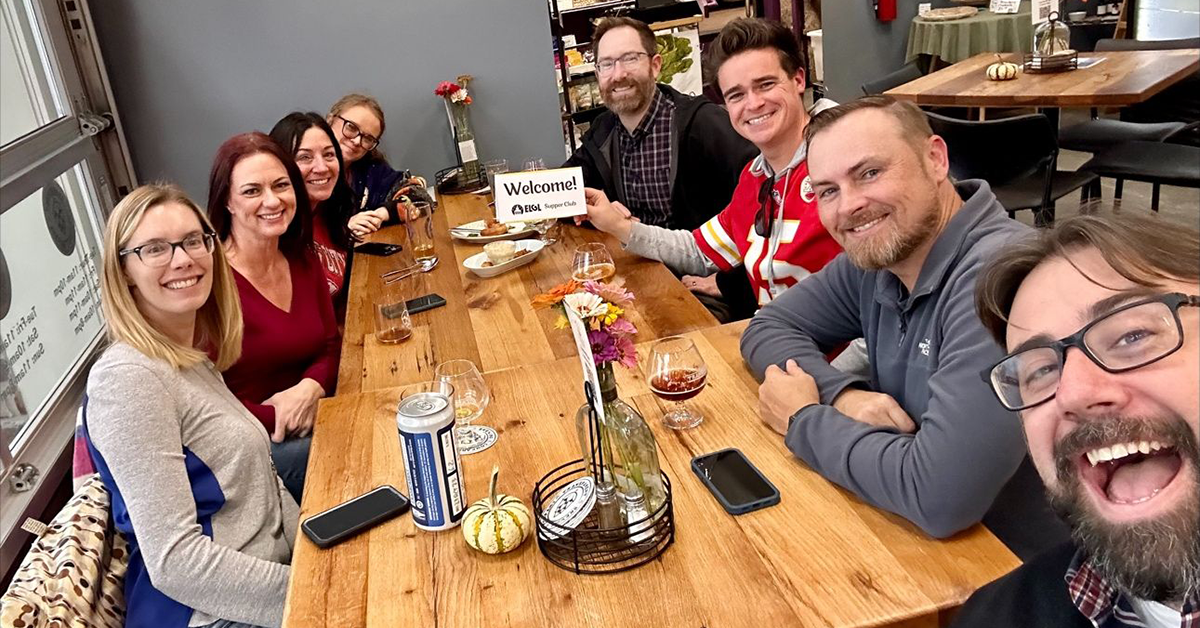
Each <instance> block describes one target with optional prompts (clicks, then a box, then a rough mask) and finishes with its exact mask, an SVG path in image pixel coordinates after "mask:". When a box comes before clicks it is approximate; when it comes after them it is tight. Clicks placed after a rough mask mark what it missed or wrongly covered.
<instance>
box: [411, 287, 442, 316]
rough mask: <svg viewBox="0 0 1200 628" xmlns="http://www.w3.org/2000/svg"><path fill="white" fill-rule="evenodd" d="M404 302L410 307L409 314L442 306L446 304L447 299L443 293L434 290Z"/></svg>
mask: <svg viewBox="0 0 1200 628" xmlns="http://www.w3.org/2000/svg"><path fill="white" fill-rule="evenodd" d="M404 304H405V306H406V307H407V308H408V313H409V314H416V313H417V312H424V311H425V310H432V309H433V308H435V307H442V306H443V305H445V304H446V299H445V298H444V297H442V295H440V294H438V293H436V292H433V293H430V294H427V295H425V296H423V297H417V298H415V299H409V300H408V301H405V303H404Z"/></svg>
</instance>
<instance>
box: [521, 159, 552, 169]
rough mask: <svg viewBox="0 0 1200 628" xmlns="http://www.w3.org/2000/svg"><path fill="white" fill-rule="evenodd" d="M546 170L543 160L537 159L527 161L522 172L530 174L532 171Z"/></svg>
mask: <svg viewBox="0 0 1200 628" xmlns="http://www.w3.org/2000/svg"><path fill="white" fill-rule="evenodd" d="M545 169H546V162H544V161H542V160H541V159H537V158H534V159H526V160H525V166H524V167H523V168H522V170H524V171H526V172H528V171H530V170H545Z"/></svg>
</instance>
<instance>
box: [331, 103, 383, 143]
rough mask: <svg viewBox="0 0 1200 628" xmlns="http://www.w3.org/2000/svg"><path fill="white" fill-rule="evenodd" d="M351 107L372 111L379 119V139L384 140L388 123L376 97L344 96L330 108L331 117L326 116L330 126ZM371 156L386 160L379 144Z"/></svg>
mask: <svg viewBox="0 0 1200 628" xmlns="http://www.w3.org/2000/svg"><path fill="white" fill-rule="evenodd" d="M351 107H366V108H367V109H370V110H371V113H372V114H374V115H375V117H376V118H379V138H380V139H381V140H382V139H383V133H384V131H387V121H386V120H385V119H384V117H383V106H382V105H380V104H379V101H378V100H375V97H374V96H368V95H366V94H360V93H358V92H351V93H349V94H346V95H345V96H342V97H341V98H339V99H337V102H335V103H333V106H332V107H330V108H329V115H327V116H325V118H326V120H325V121H326V122H328V123H329V124H333V119H332V118H333V117H334V116H340V115H342V112H343V111H345V110H347V109H350V108H351ZM370 154H371V155H373V156H375V157H378V158H380V159H384V156H383V151H381V150H379V145H378V144H376V145H375V148H372V149H371V153H370Z"/></svg>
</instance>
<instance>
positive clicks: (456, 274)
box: [337, 194, 717, 395]
mask: <svg viewBox="0 0 1200 628" xmlns="http://www.w3.org/2000/svg"><path fill="white" fill-rule="evenodd" d="M487 200H488V199H487V196H481V195H474V194H465V195H453V196H444V197H442V198H441V199H440V208H439V210H438V211H437V212H436V213H435V214H434V232H435V245H434V248H435V250H436V251H437V253H438V255H439V258H440V259H439V263H438V266H437V268H435V269H433V270H432V271H431V272H429V273H426V274H424V275H419V276H418V278H417V281H416V284H417V291H418V292H420V293H421V294H424V293H425V292H436V293H438V294H440V295H442V296H443V297H445V298H446V305H445V306H444V307H440V308H437V309H434V310H430V311H428V312H422V313H419V314H414V315H413V316H412V322H413V335H412V337H411V338H409V339H408V340H407V341H405V342H403V343H401V344H397V345H386V344H381V343H379V342H378V341H376V339H375V336H374V332H375V322H374V311H373V308H374V302H375V301H374V300H375V298H376V297H377V295H378V293H379V290H380V289H381V288H382V286H383V283H382V280H381V279H380V275H381V274H382V273H383V272H385V271H387V270H392V269H395V268H401V267H404V266H406V265H408V264H409V263H411V257H409V255H408V251H404V252H402V253H399V254H397V255H394V256H392V257H374V256H370V255H357V256H355V258H354V267H353V270H352V272H351V276H350V285H349V290H350V296H349V299H348V302H347V309H346V326H345V330H344V332H343V337H342V357H341V368H340V371H339V373H338V389H337V394H338V395H344V394H347V393H356V392H360V391H364V390H375V389H378V388H385V387H389V386H398V385H401V384H408V383H413V382H418V381H428V380H431V379H433V371H434V368H435V367H436V366H437V365H438V364H439V363H441V362H445V361H446V360H452V359H457V358H465V359H468V360H471V361H472V362H474V363H475V364H476V365H477V366H479V368H480V370H481V371H494V370H497V369H503V368H510V367H514V366H520V365H524V364H537V363H540V362H547V361H552V360H557V359H559V358H564V357H567V356H572V355H575V345H574V344H573V342H572V341H571V337H570V334H564V333H563V332H562V330H558V329H555V328H554V322H555V320H556V319H557V317H558V314H557V313H555V312H552V311H550V310H538V311H534V310H532V309H531V308H530V306H529V302H530V300H531V299H532V298H533V297H534V296H535V295H537V294H539V293H541V292H545V291H547V290H549V289H551V288H553V287H554V286H556V285H558V284H560V283H563V282H565V281H568V280H570V278H571V261H572V259H573V257H574V254H575V248H576V247H577V246H579V245H580V244H583V243H586V242H602V243H604V244H605V245H606V246H607V248H608V251H609V253H611V254H612V257H613V261H614V262H615V263H616V267H617V275H616V277H615V278H614V279H613V280H612V281H613V282H615V283H619V284H624V285H625V287H626V288H628V289H629V290H632V291H633V292H634V294H635V295H637V296H638V297H639V298H640V299H641V301H639V304H638V305H639V306H638V307H636V308H634V311H633V313H632V315H631V320H632V321H633V323H634V324H635V325H637V328H638V332H639V333H638V339H639V340H643V341H644V340H651V339H655V338H663V337H666V336H673V335H676V334H682V333H686V332H689V331H694V330H697V329H703V328H705V327H711V326H713V325H716V324H717V320H716V319H715V318H713V316H712V314H710V313H709V311H708V310H707V309H705V307H704V306H703V305H702V304H701V303H700V301H698V300H697V299H696V297H694V296H693V295H692V293H691V292H689V291H688V290H687V288H685V287H684V286H683V284H682V283H680V282H679V281H678V280H677V279H676V278H675V276H674V275H672V274H671V271H669V270H668V269H667V267H666V266H663V265H662V264H660V263H659V262H655V261H652V260H648V259H645V258H642V257H638V256H635V255H632V254H630V253H626V252H625V251H623V250H622V249H621V244H620V242H618V241H617V240H616V239H615V238H613V237H612V236H609V235H607V234H605V233H602V232H599V231H595V230H592V229H584V228H580V227H574V226H569V225H563V227H562V237H561V238H560V240H559V242H558V243H557V244H554V245H553V246H551V247H549V248H548V249H545V250H543V251H542V253H541V255H540V256H539V257H538V259H537V260H535V261H534V262H533V263H532V264H529V265H527V266H524V267H522V268H519V269H517V270H513V271H509V272H507V273H505V274H503V275H500V276H498V277H493V278H491V279H482V278H479V277H477V276H475V275H474V274H473V273H471V271H469V270H467V269H466V268H464V267H463V266H462V263H463V261H464V260H466V259H467V258H468V257H470V256H472V255H475V254H476V253H479V252H480V251H482V250H483V247H482V245H479V244H475V243H469V242H462V241H460V240H456V239H453V238H451V237H450V232H449V227H450V226H453V225H460V224H463V223H466V222H470V221H472V220H478V219H481V218H483V217H484V216H487V215H491V210H489V209H488V207H487ZM372 239H374V240H377V241H382V242H394V243H401V244H402V243H404V242H405V240H406V238H405V235H404V228H403V227H402V226H394V227H388V228H386V229H383V230H381V231H380V232H379V233H378V234H377V235H376V236H375V237H374V238H372ZM411 296H420V294H413V295H411ZM410 298H411V297H410Z"/></svg>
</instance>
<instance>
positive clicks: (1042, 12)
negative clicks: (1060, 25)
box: [1031, 0, 1058, 26]
mask: <svg viewBox="0 0 1200 628" xmlns="http://www.w3.org/2000/svg"><path fill="white" fill-rule="evenodd" d="M1032 1H1033V11H1032V12H1031V13H1032V14H1033V25H1034V26H1037V25H1038V24H1041V23H1042V22H1045V21H1046V20H1048V19H1050V14H1051V13H1055V12H1057V11H1058V0H1032Z"/></svg>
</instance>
